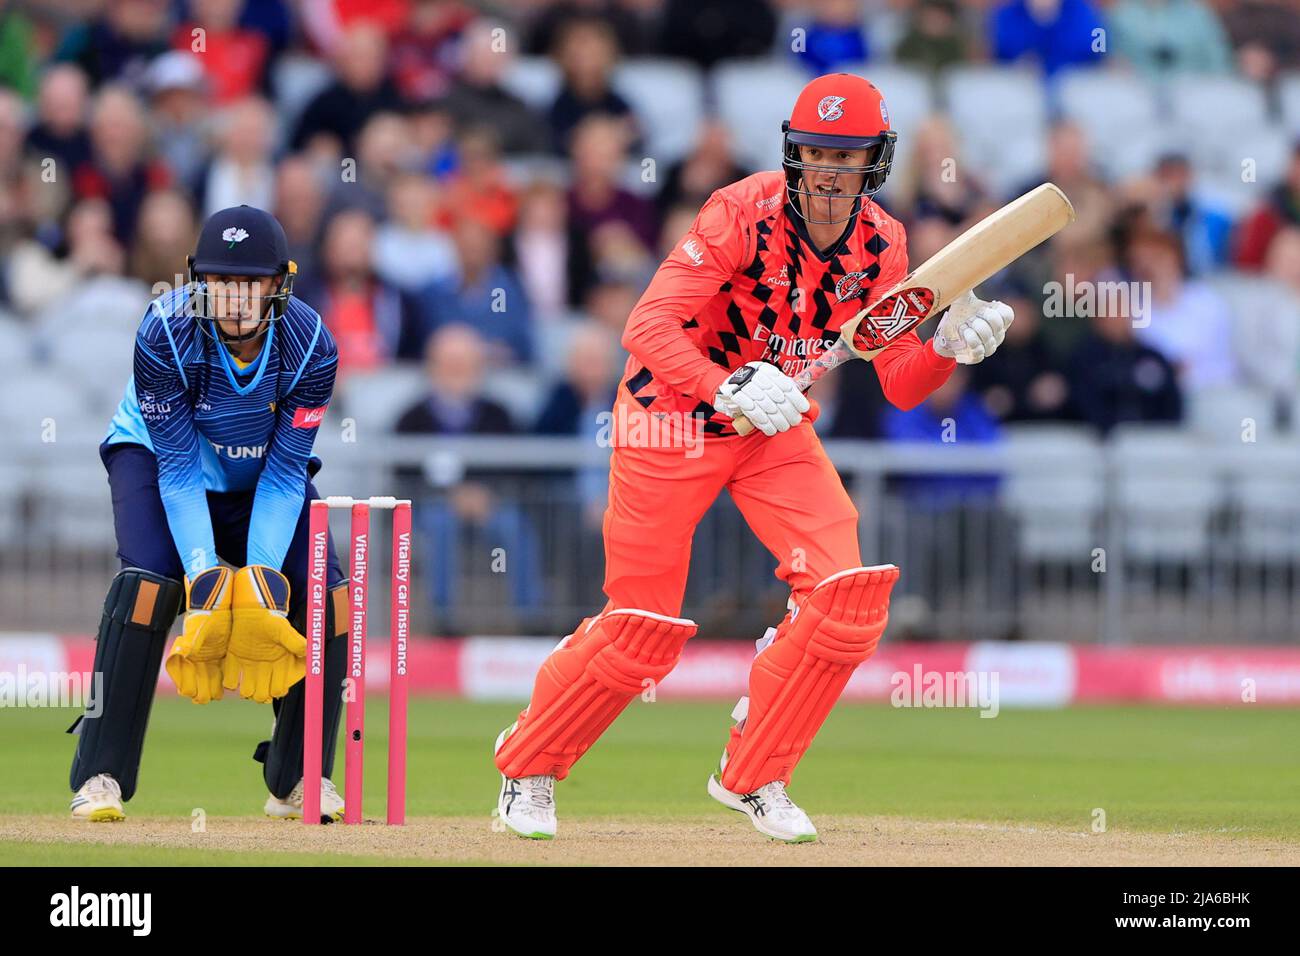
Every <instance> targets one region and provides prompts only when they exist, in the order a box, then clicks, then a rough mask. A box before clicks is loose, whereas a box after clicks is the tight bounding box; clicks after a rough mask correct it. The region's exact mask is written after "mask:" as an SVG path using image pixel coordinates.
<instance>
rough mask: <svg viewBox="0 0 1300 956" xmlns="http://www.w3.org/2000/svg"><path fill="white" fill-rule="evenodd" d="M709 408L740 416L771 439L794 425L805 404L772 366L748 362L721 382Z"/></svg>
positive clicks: (805, 406) (782, 374) (796, 390)
mask: <svg viewBox="0 0 1300 956" xmlns="http://www.w3.org/2000/svg"><path fill="white" fill-rule="evenodd" d="M713 407H714V409H716V410H717V411H719V412H721V413H722V414H724V415H727V416H729V417H731V418H735V417H736V416H738V415H744V416H745V417H746V418H748V419H749V421H750V424H752V425H753V426H754V427H755V428H757V429H758V430H759V431H761V432H762V433H763V434H764V435H768V436H771V435H775V434H776V433H777V432H783V431H788V430H789V429H790V428H791V427H793V426H795V425H798V424H799V421H800V419H802V418H803V413H804V412H806V411H808V408H809V405H808V399H807V398H806V397H804V394H803V393H802V392H800V391H799V389H798V388H796V387H795V384H794V382H793V381H792V380H791V379H790V376H788V375H786V374H785V373H784V372H782V371H781V370H780V369H779V368H777V367H776V366H775V365H772V364H770V363H768V362H750V363H749V364H747V365H743V366H741V367H740V368H738V369H736V371H735V372H734V373H732V376H731V378H729V379H727V380H726V381H725V382H723V383H722V387H721V388H719V389H718V394H717V397H716V398H714V400H713Z"/></svg>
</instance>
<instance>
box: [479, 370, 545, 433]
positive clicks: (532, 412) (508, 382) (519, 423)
mask: <svg viewBox="0 0 1300 956" xmlns="http://www.w3.org/2000/svg"><path fill="white" fill-rule="evenodd" d="M546 386H547V382H546V379H545V377H543V376H542V375H539V374H538V373H537V372H535V371H533V370H531V369H527V368H505V369H497V370H495V371H492V372H489V373H488V375H487V377H486V378H485V379H484V381H483V394H484V395H485V396H487V397H488V398H490V399H492V400H493V401H495V402H500V403H501V404H502V405H503V406H505V410H506V411H507V412H509V413H510V417H511V419H512V420H513V421H514V423H515V427H516V428H518V429H520V430H522V431H527V430H529V429H531V428H532V427H533V425H534V424H535V423H536V420H537V413H538V412H539V411H540V410H541V407H542V402H544V401H545V400H546Z"/></svg>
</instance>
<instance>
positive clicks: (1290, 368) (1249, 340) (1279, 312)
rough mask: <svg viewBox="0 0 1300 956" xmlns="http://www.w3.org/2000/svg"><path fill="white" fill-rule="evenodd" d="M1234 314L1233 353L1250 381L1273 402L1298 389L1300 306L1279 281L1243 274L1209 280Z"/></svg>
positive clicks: (1213, 277) (1225, 274)
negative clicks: (1268, 395) (1273, 397)
mask: <svg viewBox="0 0 1300 956" xmlns="http://www.w3.org/2000/svg"><path fill="white" fill-rule="evenodd" d="M1207 282H1208V283H1209V284H1210V286H1211V287H1213V288H1214V290H1215V291H1216V292H1218V293H1219V295H1220V296H1222V297H1223V300H1224V301H1225V302H1227V303H1228V308H1229V309H1231V311H1232V350H1233V352H1234V354H1235V355H1236V356H1237V361H1238V363H1240V365H1241V368H1242V371H1243V373H1244V375H1245V377H1246V379H1247V381H1248V382H1249V383H1250V384H1251V385H1254V386H1256V387H1258V388H1261V389H1265V390H1267V391H1268V392H1269V393H1271V394H1272V395H1274V396H1285V395H1291V394H1294V393H1296V392H1297V390H1298V389H1297V385H1298V384H1300V367H1297V361H1296V356H1297V355H1300V301H1297V299H1296V296H1295V293H1294V292H1292V291H1291V290H1290V289H1289V288H1288V287H1287V286H1285V285H1283V284H1282V283H1280V282H1278V281H1277V280H1275V279H1269V278H1266V277H1263V276H1257V275H1250V274H1248V273H1242V272H1220V273H1217V274H1215V275H1212V276H1210V277H1208V279H1207Z"/></svg>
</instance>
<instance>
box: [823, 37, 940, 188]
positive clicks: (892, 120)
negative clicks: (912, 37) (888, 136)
mask: <svg viewBox="0 0 1300 956" xmlns="http://www.w3.org/2000/svg"><path fill="white" fill-rule="evenodd" d="M843 69H844V70H845V71H846V72H849V73H858V74H860V75H862V76H865V77H866V78H867V79H869V80H870V81H871V82H872V83H874V84H875V85H876V88H877V89H879V90H880V92H881V93H883V94H884V97H885V105H886V106H888V107H889V125H890V127H891V128H892V129H894V130H897V131H898V152H897V154H896V156H895V162H896V163H898V164H900V165H901V164H902V163H903V162H905V161H906V159H907V157H908V156H910V155H911V149H912V145H913V143H914V139H913V137H914V136H915V135H916V131H917V129H918V128H920V126H921V124H922V123H923V122H925V120H926V119H928V118H929V117H930V115H931V114H932V113H933V112H934V89H933V87H932V85H931V82H930V79H929V77H927V76H926V75H925V74H924V73H922V72H920V71H918V70H913V69H911V68H910V67H905V66H881V65H878V64H875V63H859V64H855V65H851V66H846V67H843ZM895 168H897V167H895Z"/></svg>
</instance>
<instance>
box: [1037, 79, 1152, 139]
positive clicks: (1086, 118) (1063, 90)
mask: <svg viewBox="0 0 1300 956" xmlns="http://www.w3.org/2000/svg"><path fill="white" fill-rule="evenodd" d="M1057 84H1058V85H1057V98H1058V99H1057V102H1058V105H1059V107H1060V112H1061V116H1062V117H1063V118H1065V119H1069V120H1072V121H1074V122H1075V123H1078V124H1079V125H1080V126H1081V127H1083V129H1084V130H1085V131H1086V132H1087V134H1088V139H1089V145H1090V147H1091V150H1092V153H1093V156H1094V157H1096V158H1097V159H1101V158H1102V157H1103V156H1104V155H1105V153H1106V152H1107V151H1108V150H1110V149H1111V148H1113V147H1114V146H1115V145H1116V144H1117V143H1119V142H1121V141H1122V140H1123V138H1124V137H1126V136H1131V135H1133V133H1135V132H1136V131H1139V130H1142V129H1149V128H1151V127H1152V126H1154V125H1156V123H1157V119H1158V105H1157V103H1156V97H1155V93H1154V91H1153V90H1152V88H1151V87H1150V86H1148V85H1146V84H1145V83H1140V82H1134V78H1133V77H1132V76H1131V75H1129V74H1127V73H1118V72H1112V71H1110V70H1098V69H1094V68H1080V69H1073V70H1068V71H1065V72H1064V73H1062V74H1061V76H1060V77H1059V79H1058V81H1057Z"/></svg>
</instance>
